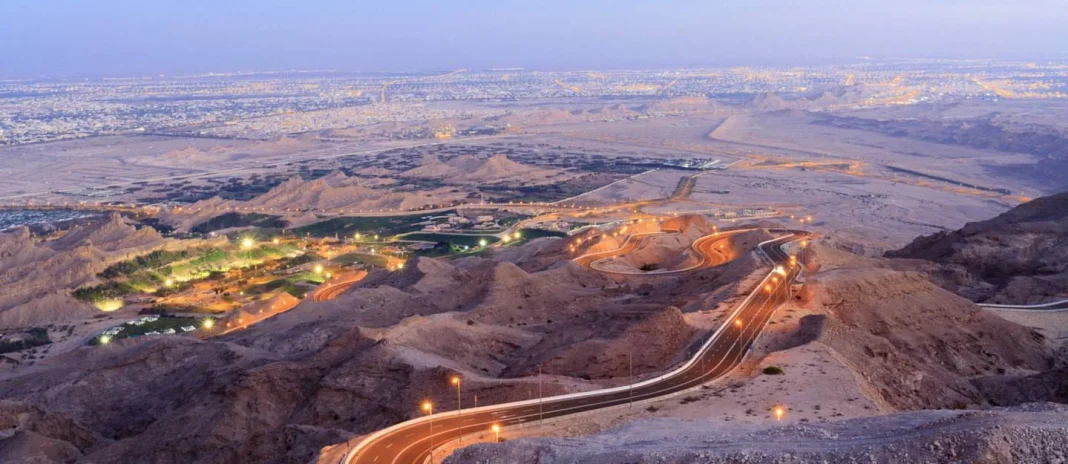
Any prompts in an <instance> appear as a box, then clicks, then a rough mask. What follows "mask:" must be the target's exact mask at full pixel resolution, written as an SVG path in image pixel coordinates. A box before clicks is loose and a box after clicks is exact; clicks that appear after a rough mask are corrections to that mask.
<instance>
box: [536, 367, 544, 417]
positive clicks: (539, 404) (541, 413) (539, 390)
mask: <svg viewBox="0 0 1068 464" xmlns="http://www.w3.org/2000/svg"><path fill="white" fill-rule="evenodd" d="M543 420H545V412H544V410H543V409H542V406H541V364H538V421H539V422H540V421H543Z"/></svg>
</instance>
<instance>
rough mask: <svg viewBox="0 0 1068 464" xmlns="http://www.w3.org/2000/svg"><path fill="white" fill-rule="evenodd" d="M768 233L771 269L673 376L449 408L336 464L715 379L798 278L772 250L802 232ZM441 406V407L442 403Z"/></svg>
mask: <svg viewBox="0 0 1068 464" xmlns="http://www.w3.org/2000/svg"><path fill="white" fill-rule="evenodd" d="M774 232H776V233H783V234H784V235H783V236H781V237H779V238H777V239H774V240H771V241H768V242H764V243H762V244H761V245H760V249H761V252H762V253H764V254H765V256H766V257H768V258H769V259H770V260H771V261H772V262H773V263H775V265H776V268H774V269H773V270H772V271H771V272H770V273H769V274H768V275H767V276H766V277H765V278H764V280H763V281H761V283H760V284H759V286H758V287H757V288H756V289H755V290H754V291H753V292H752V293H751V294H750V295H749V296H748V297H747V298H746V299H745V301H743V302H742V304H740V305H739V306H738V307H737V308H736V309H735V311H734V313H733V314H732V316H731V318H730V319H729V322H727V323H725V324H724V325H723V326H722V327H720V329H718V330H717V331H716V332H715V333H714V334H713V335H712V336H711V337H710V338H709V339H708V340H707V341H706V342H705V344H704V345H703V346H702V347H701V349H700V350H699V351H698V353H696V354H695V356H694V357H693V358H691V359H690V361H688V362H687V363H686V364H685V365H683V366H682V367H680V368H678V369H676V370H675V371H672V372H670V373H668V374H665V375H663V376H660V377H657V378H655V379H650V380H646V381H643V382H639V383H637V384H634V385H629V386H623V387H616V388H610V389H605V390H597V391H591V392H582V393H574V394H568V395H561V396H555V397H548V398H543V399H533V400H526V401H520V402H514V403H505V404H499V405H493V406H483V407H479V408H474V409H465V410H462V411H460V412H459V413H458V412H457V411H455V410H454V411H448V412H444V413H438V414H434V415H433V416H429V417H422V418H418V419H413V420H410V421H407V422H403V423H400V424H397V425H395V426H392V427H389V428H387V429H383V430H380V431H378V432H376V433H374V434H372V435H371V436H369V437H367V438H366V439H365V440H363V441H362V442H360V443H359V444H358V445H357V446H356V447H355V448H353V449H352V450H350V451H349V452H348V453H347V454H346V455H345V457H344V458H343V459H342V461H341V462H342V463H345V464H350V463H358V464H370V463H390V464H399V463H403V464H413V463H423V462H424V461H425V460H426V458H427V457H428V455H429V452H430V450H431V449H433V448H434V447H435V446H438V445H441V444H442V443H444V442H445V441H447V440H457V439H458V438H459V437H460V436H461V435H463V434H474V433H482V432H486V431H488V430H490V428H491V427H492V426H493V425H499V426H501V427H502V428H507V427H508V426H513V425H516V424H522V423H526V422H533V421H538V420H542V419H551V418H554V417H560V416H566V415H569V414H575V413H579V412H583V411H589V410H594V409H601V408H607V407H611V406H620V405H625V404H628V403H630V402H634V401H641V400H645V399H650V398H656V397H660V396H664V395H668V394H671V393H676V392H681V391H684V390H688V389H691V388H694V387H697V386H700V385H702V384H704V383H706V382H709V381H711V380H714V379H717V378H719V377H721V376H723V375H724V374H726V373H727V372H729V371H730V370H731V369H733V368H734V367H735V366H737V365H738V364H739V363H740V362H741V361H742V359H743V358H744V357H745V355H746V352H747V351H748V350H749V348H750V345H751V344H752V343H753V342H754V341H755V340H756V338H757V337H758V336H759V335H760V332H761V331H762V330H763V328H764V326H765V325H766V324H767V322H768V320H770V319H771V316H772V314H773V313H774V312H775V309H776V308H777V307H778V306H779V305H780V304H782V303H783V302H785V301H786V300H788V299H789V298H790V294H789V291H790V290H789V288H790V285H789V283H790V282H792V281H793V279H794V278H796V277H797V274H798V273H799V272H800V267H799V266H790V265H789V255H788V254H787V253H786V252H784V251H783V250H782V249H781V248H780V246H782V245H783V244H786V243H788V242H791V241H794V240H798V239H800V238H801V237H804V236H805V233H803V232H798V231H774ZM780 266H781V267H780ZM441 406H443V407H447V406H448V403H444V404H442V405H441ZM412 407H413V409H414V408H416V407H418V405H412Z"/></svg>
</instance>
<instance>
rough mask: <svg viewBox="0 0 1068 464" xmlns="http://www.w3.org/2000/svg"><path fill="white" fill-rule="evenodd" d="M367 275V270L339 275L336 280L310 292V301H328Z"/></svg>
mask: <svg viewBox="0 0 1068 464" xmlns="http://www.w3.org/2000/svg"><path fill="white" fill-rule="evenodd" d="M364 277H367V271H356V272H354V273H352V274H349V275H345V276H340V277H338V278H337V279H336V280H334V281H331V282H326V283H325V284H324V285H320V286H319V288H316V289H315V293H312V301H329V300H333V299H334V298H337V297H338V295H341V294H342V293H345V290H348V289H349V288H350V287H352V286H353V285H355V284H356V282H359V281H361V280H363V278H364Z"/></svg>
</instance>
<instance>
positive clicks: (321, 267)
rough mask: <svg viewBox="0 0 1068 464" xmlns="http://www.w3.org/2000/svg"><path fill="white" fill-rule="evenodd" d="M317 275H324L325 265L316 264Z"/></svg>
mask: <svg viewBox="0 0 1068 464" xmlns="http://www.w3.org/2000/svg"><path fill="white" fill-rule="evenodd" d="M315 273H316V274H322V273H323V265H322V264H316V265H315Z"/></svg>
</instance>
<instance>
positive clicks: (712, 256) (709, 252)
mask: <svg viewBox="0 0 1068 464" xmlns="http://www.w3.org/2000/svg"><path fill="white" fill-rule="evenodd" d="M753 230H756V229H735V230H727V231H722V232H713V233H711V234H708V235H705V236H703V237H701V238H698V239H697V240H694V242H693V244H691V245H690V248H691V249H692V250H693V251H694V252H696V253H697V255H698V256H700V257H701V261H700V262H698V263H697V264H693V265H690V266H687V267H685V268H682V269H671V270H659V271H648V272H646V271H618V270H612V269H605V268H603V267H601V266H599V265H598V263H599V262H600V261H601V260H604V259H607V258H611V257H615V256H622V255H625V254H628V253H632V252H634V250H636V249H638V247H639V246H641V244H642V242H644V241H645V239H647V238H649V237H653V236H657V235H666V234H669V233H671V232H641V233H636V234H631V235H629V236H627V239H626V240H624V241H623V245H621V246H620V247H619V248H616V249H614V250H607V251H598V252H594V253H587V254H584V255H582V256H579V257H577V258H575V259H574V261H575V262H576V263H578V264H579V265H580V266H584V267H587V268H590V269H593V270H595V271H598V272H602V273H605V274H616V275H641V276H663V275H672V274H680V273H683V272H690V271H695V270H698V269H704V268H707V267H714V266H719V265H720V264H723V263H724V262H725V261H726V260H727V257H726V256H724V255H723V253H721V252H719V251H717V248H716V244H717V243H719V242H720V241H722V240H724V239H726V238H728V237H730V236H732V235H735V234H738V233H742V232H751V231H753Z"/></svg>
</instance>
